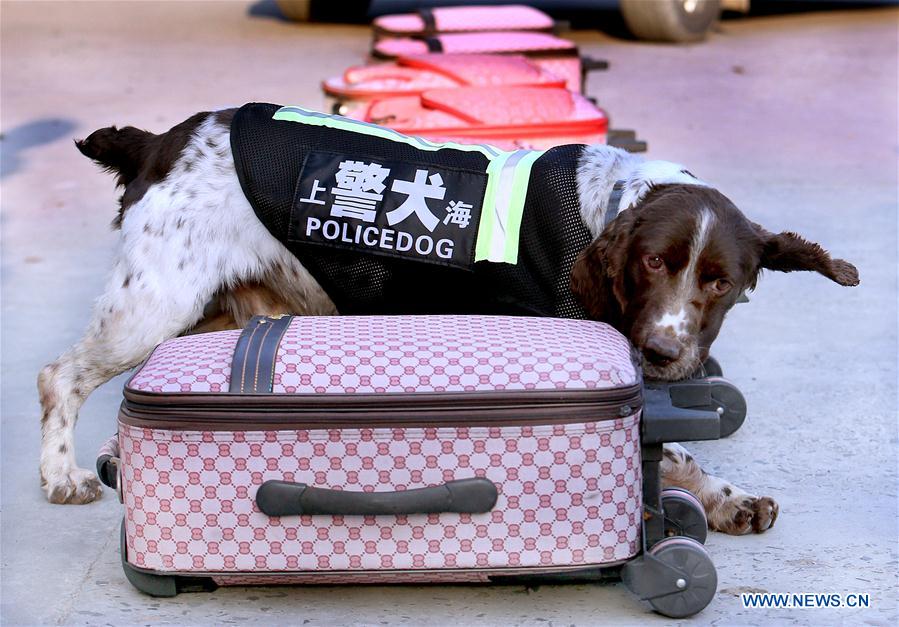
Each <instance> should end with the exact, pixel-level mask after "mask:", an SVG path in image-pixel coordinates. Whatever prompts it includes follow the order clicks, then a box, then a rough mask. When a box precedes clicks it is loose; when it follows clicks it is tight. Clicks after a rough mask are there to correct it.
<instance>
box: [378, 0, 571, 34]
mask: <svg viewBox="0 0 899 627" xmlns="http://www.w3.org/2000/svg"><path fill="white" fill-rule="evenodd" d="M372 26H373V27H374V30H375V37H376V38H380V37H385V36H386V37H429V36H431V35H434V34H436V33H465V32H477V31H538V32H539V31H546V32H549V31H552V30H553V28H554V27H555V23H554V22H553V19H552V18H551V17H549V16H548V15H547V14H546V13H544V12H543V11H540V10H539V9H535V8H533V7H529V6H525V5H521V4H510V5H505V6H459V7H439V8H433V9H431V8H427V7H425V8H421V9H419V10H418V12H416V13H402V14H397V15H382V16H381V17H378V18H375V20H374V22H372Z"/></svg>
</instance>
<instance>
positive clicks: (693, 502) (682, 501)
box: [662, 488, 709, 544]
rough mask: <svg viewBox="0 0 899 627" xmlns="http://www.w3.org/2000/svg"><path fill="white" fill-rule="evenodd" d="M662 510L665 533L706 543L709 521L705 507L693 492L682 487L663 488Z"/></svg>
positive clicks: (669, 535)
mask: <svg viewBox="0 0 899 627" xmlns="http://www.w3.org/2000/svg"><path fill="white" fill-rule="evenodd" d="M662 510H663V511H664V512H665V535H666V536H668V537H672V536H681V537H686V538H693V539H694V540H696V541H697V542H699V543H700V544H705V539H706V537H707V536H708V534H709V522H708V520H707V519H706V517H705V508H704V507H703V506H702V503H700V502H699V499H697V498H696V497H695V496H693V493H692V492H690V491H689V490H684V489H682V488H665V489H664V490H662Z"/></svg>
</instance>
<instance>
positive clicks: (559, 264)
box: [231, 103, 591, 318]
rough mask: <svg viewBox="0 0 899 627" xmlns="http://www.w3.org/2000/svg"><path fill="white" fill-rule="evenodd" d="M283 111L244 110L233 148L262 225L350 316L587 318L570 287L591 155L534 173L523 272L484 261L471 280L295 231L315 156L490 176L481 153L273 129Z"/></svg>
mask: <svg viewBox="0 0 899 627" xmlns="http://www.w3.org/2000/svg"><path fill="white" fill-rule="evenodd" d="M278 108H279V107H278V106H277V105H271V104H261V103H252V104H248V105H244V106H243V107H241V108H240V109H239V110H238V111H237V113H236V114H235V116H234V121H233V123H232V126H231V148H232V152H233V154H234V163H235V168H236V170H237V175H238V178H239V179H240V184H241V187H242V189H243V191H244V194H245V195H246V197H247V199H248V200H249V202H250V204H251V205H252V207H253V210H254V211H255V212H256V215H257V216H258V217H259V220H260V221H261V222H262V223H263V224H264V225H265V227H266V228H267V229H268V230H269V231H270V232H271V233H272V235H274V236H275V237H276V238H277V239H278V240H280V241H281V242H282V243H284V245H285V246H287V248H288V249H289V250H290V251H291V252H292V253H293V254H294V255H296V257H297V258H298V259H299V260H300V262H301V263H302V264H303V265H304V266H305V267H306V269H307V270H308V271H309V272H310V273H311V274H312V276H313V277H315V279H316V280H317V281H318V282H319V284H320V285H321V286H322V288H323V289H324V290H325V291H326V292H327V293H328V295H329V296H330V297H331V299H332V300H333V301H334V304H335V305H336V306H337V308H338V310H339V311H340V312H341V313H344V314H379V313H381V314H383V313H408V314H414V313H446V314H450V313H468V314H478V313H480V314H512V315H516V314H517V315H540V316H555V317H564V318H583V317H585V314H584V310H583V309H582V308H581V307H580V305H579V304H578V303H577V302H576V300H575V299H574V296H573V295H572V293H571V290H570V287H569V280H570V279H569V277H570V273H571V266H572V264H573V262H574V260H575V258H576V257H577V255H578V254H579V253H580V252H581V251H582V250H583V249H584V248H586V247H587V245H588V244H589V243H590V239H591V238H590V234H589V232H588V231H587V229H586V228H585V227H584V226H583V222H582V220H581V218H580V211H579V206H578V196H577V188H576V181H577V176H576V168H577V160H578V157H579V156H580V154H581V151H582V150H583V146H579V145H569V146H560V147H557V148H553V149H551V150H549V151H547V152H546V153H545V154H544V155H543V156H541V157H540V158H539V159H538V160H537V161H536V162H535V163H534V165H533V167H532V170H531V179H530V184H529V186H528V193H527V197H526V201H525V208H524V214H523V217H522V223H521V231H520V236H519V259H518V263H517V264H515V265H511V264H504V263H494V262H487V261H482V262H478V263H476V264H474V269H473V270H472V271H467V270H461V269H458V268H450V267H441V266H435V265H432V264H427V263H421V262H416V261H409V260H403V259H396V258H392V257H385V256H380V255H375V254H371V253H368V252H361V251H360V252H356V251H347V250H337V249H333V248H326V247H321V246H316V245H314V244H308V243H297V242H289V241H288V240H287V229H288V224H289V221H290V212H291V206H292V203H293V198H294V190H295V188H296V185H297V182H298V179H299V176H300V172H301V170H302V166H303V160H304V159H305V158H306V155H307V154H308V152H309V151H310V150H327V151H329V152H335V153H340V154H346V155H359V156H369V157H375V158H382V159H386V160H400V161H402V160H408V161H410V162H414V163H419V164H432V165H434V166H445V167H452V168H465V169H471V170H476V171H481V172H483V171H485V170H486V168H487V164H488V160H487V157H485V156H484V155H483V154H482V153H479V152H467V151H462V150H454V149H451V148H447V149H441V150H439V151H428V150H420V149H418V148H415V147H414V146H409V145H407V144H403V143H398V142H393V141H390V140H387V139H382V138H379V137H372V136H369V135H365V134H362V133H356V132H352V131H344V130H339V129H331V128H325V127H320V126H311V125H306V124H300V123H296V122H289V121H279V120H272V116H273V115H274V113H275V112H276V111H277V110H278Z"/></svg>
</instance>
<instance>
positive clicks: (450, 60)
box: [322, 54, 565, 115]
mask: <svg viewBox="0 0 899 627" xmlns="http://www.w3.org/2000/svg"><path fill="white" fill-rule="evenodd" d="M499 86H530V87H564V86H565V80H564V79H562V78H560V77H558V76H556V75H555V74H553V73H552V72H549V71H547V70H545V69H543V68H541V67H540V66H539V65H537V64H535V63H533V62H532V61H530V60H529V59H527V58H526V57H524V56H522V55H495V54H471V55H467V54H422V55H413V56H409V57H400V58H398V59H397V60H396V62H394V63H379V64H376V65H361V66H354V67H351V68H349V69H347V70H346V71H345V72H344V73H343V75H342V76H335V77H332V78H329V79H327V80H326V81H324V82H323V83H322V90H323V91H324V92H325V95H326V96H327V97H329V98H330V99H331V102H330V103H329V105H330V106H327V107H326V109H327V110H329V111H333V112H334V113H339V114H340V115H349V114H350V113H351V112H352V111H354V110H357V109H359V108H360V107H364V106H366V105H367V104H368V103H369V102H371V101H372V100H379V99H384V98H394V97H398V96H417V95H420V94H421V93H423V92H425V91H427V90H430V89H454V88H457V87H499Z"/></svg>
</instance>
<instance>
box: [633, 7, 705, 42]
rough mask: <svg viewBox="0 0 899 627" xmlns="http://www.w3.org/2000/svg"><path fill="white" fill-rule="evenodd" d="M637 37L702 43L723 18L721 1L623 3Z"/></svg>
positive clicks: (650, 39)
mask: <svg viewBox="0 0 899 627" xmlns="http://www.w3.org/2000/svg"><path fill="white" fill-rule="evenodd" d="M621 14H622V15H623V16H624V21H625V23H626V24H627V27H628V28H629V29H630V31H631V33H633V34H634V35H635V36H636V37H638V38H640V39H645V40H648V41H664V42H670V43H688V42H691V41H702V40H703V39H705V36H706V34H707V33H708V32H709V30H711V28H712V26H713V25H714V24H715V23H716V22H717V21H718V17H719V16H720V15H721V0H621Z"/></svg>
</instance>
